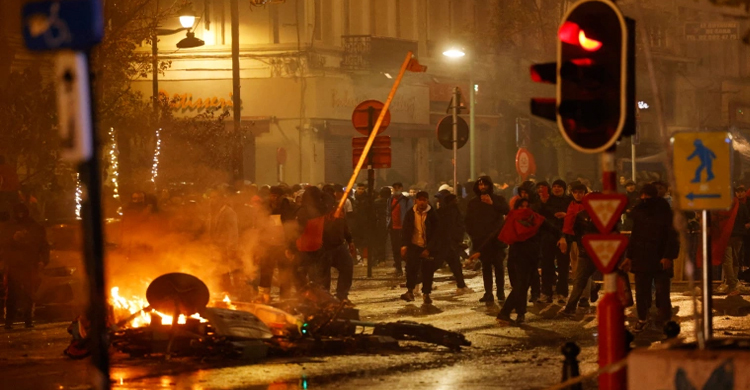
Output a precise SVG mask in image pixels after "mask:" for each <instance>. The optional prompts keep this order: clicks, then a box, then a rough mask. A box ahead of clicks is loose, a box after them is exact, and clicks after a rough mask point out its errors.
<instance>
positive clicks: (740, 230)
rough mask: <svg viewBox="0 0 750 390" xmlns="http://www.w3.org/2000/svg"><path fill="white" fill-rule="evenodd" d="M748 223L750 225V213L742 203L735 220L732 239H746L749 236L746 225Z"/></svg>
mask: <svg viewBox="0 0 750 390" xmlns="http://www.w3.org/2000/svg"><path fill="white" fill-rule="evenodd" d="M747 223H750V211H748V209H747V205H746V204H744V203H742V202H740V207H739V208H738V209H737V217H736V218H735V219H734V227H733V228H732V237H745V236H746V235H747V229H746V228H745V224H747Z"/></svg>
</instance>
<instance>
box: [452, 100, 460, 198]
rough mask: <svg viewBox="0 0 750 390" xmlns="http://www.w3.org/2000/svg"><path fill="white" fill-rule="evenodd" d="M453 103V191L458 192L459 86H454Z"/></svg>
mask: <svg viewBox="0 0 750 390" xmlns="http://www.w3.org/2000/svg"><path fill="white" fill-rule="evenodd" d="M451 103H452V107H451V109H452V112H451V115H453V133H452V137H451V140H452V141H453V142H452V143H453V193H454V194H456V193H457V192H456V191H457V190H458V164H457V162H458V106H459V105H460V104H461V91H460V90H459V89H458V87H455V88H453V100H452V101H451Z"/></svg>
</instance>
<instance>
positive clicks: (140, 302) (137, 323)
mask: <svg viewBox="0 0 750 390" xmlns="http://www.w3.org/2000/svg"><path fill="white" fill-rule="evenodd" d="M227 299H228V298H227ZM109 302H110V304H112V306H113V307H114V308H115V310H123V311H127V312H129V313H130V314H135V313H137V312H139V311H140V314H139V315H138V316H136V317H135V318H134V319H133V320H132V321H131V322H130V324H131V326H132V327H133V328H140V327H143V326H147V325H150V324H151V320H152V315H151V313H146V312H145V311H142V310H143V308H145V307H147V306H148V301H146V300H145V299H143V298H140V297H137V296H133V297H131V299H127V298H125V297H123V296H121V295H120V288H119V287H112V289H111V290H110V297H109ZM151 312H152V313H155V314H156V315H158V316H159V317H160V318H161V324H162V325H172V319H173V318H172V316H170V315H166V314H164V313H161V312H159V311H158V310H151ZM190 318H194V319H196V320H198V321H200V322H208V320H206V319H205V318H202V317H201V316H200V315H198V313H195V314H193V315H191V316H190ZM177 323H178V324H185V323H187V318H186V317H185V316H184V315H182V314H180V316H179V317H177Z"/></svg>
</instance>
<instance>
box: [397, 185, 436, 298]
mask: <svg viewBox="0 0 750 390" xmlns="http://www.w3.org/2000/svg"><path fill="white" fill-rule="evenodd" d="M414 203H415V204H414V207H412V208H411V210H409V211H407V212H406V217H405V218H404V225H403V229H402V230H401V256H402V257H403V258H404V259H405V260H406V293H404V294H402V295H401V299H403V300H405V301H407V302H412V301H414V292H413V291H414V288H415V287H416V286H417V284H418V283H419V276H420V275H421V276H422V298H423V299H424V303H425V304H427V305H429V304H431V303H432V299H431V298H430V294H431V293H432V278H433V275H434V274H435V261H434V256H435V254H436V253H435V251H436V249H437V243H438V242H437V239H436V238H437V235H436V234H435V233H436V232H437V229H438V217H437V214H436V211H435V210H434V209H433V208H432V207H431V206H430V195H429V194H428V193H427V192H425V191H419V192H418V193H417V194H416V196H415V202H414Z"/></svg>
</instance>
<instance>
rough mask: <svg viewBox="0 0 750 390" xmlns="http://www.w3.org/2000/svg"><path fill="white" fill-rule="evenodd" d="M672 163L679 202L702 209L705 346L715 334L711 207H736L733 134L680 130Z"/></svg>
mask: <svg viewBox="0 0 750 390" xmlns="http://www.w3.org/2000/svg"><path fill="white" fill-rule="evenodd" d="M670 143H671V145H672V158H673V160H672V167H673V170H674V175H675V190H676V195H677V199H676V200H677V202H678V204H679V206H680V209H681V210H685V211H690V210H692V211H700V212H701V243H702V246H703V251H702V264H701V265H702V268H703V273H702V283H701V284H702V289H701V291H702V297H701V298H702V299H701V300H702V302H701V303H702V310H703V315H702V316H701V318H702V319H701V321H702V324H701V326H700V327H698V326H696V327H695V329H696V332H697V333H698V334H697V337H696V338H697V339H698V342H699V345H700V347H701V348H705V343H706V341H709V340H711V338H712V336H713V324H712V316H711V287H712V285H711V261H710V255H711V248H710V246H711V241H710V240H709V237H708V226H709V213H708V211H709V210H728V209H730V208H731V207H732V204H733V201H734V197H733V194H732V176H731V172H732V156H733V154H734V153H732V135H731V134H730V133H728V132H726V131H714V132H697V131H691V132H680V133H676V134H674V136H672V139H671V141H670Z"/></svg>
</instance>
